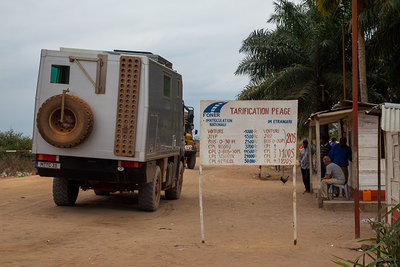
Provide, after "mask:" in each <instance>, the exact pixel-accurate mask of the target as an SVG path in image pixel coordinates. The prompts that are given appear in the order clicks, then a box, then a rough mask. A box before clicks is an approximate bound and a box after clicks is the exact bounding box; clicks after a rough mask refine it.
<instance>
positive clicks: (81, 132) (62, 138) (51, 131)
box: [36, 94, 93, 148]
mask: <svg viewBox="0 0 400 267" xmlns="http://www.w3.org/2000/svg"><path fill="white" fill-rule="evenodd" d="M62 97H63V95H62V94H60V95H55V96H52V97H50V98H49V99H47V100H46V101H45V102H44V103H43V104H42V106H41V107H40V109H39V111H38V113H37V117H36V125H37V128H38V130H39V133H40V135H41V136H42V137H43V139H44V140H46V142H47V143H49V144H51V145H53V146H55V147H60V148H68V147H74V146H77V145H79V144H80V143H82V142H83V141H84V140H85V139H86V138H87V137H88V136H89V134H90V133H91V131H92V128H93V114H92V111H91V110H90V107H89V105H88V104H87V103H86V102H85V101H83V100H82V99H80V98H79V97H76V96H73V95H65V99H64V119H63V123H61V105H62Z"/></svg>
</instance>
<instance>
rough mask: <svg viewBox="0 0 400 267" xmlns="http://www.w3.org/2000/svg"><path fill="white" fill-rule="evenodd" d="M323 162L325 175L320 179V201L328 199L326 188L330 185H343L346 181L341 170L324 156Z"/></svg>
mask: <svg viewBox="0 0 400 267" xmlns="http://www.w3.org/2000/svg"><path fill="white" fill-rule="evenodd" d="M323 161H324V164H325V165H326V174H325V177H323V178H322V179H321V192H320V197H321V198H322V199H328V186H329V185H331V184H344V183H345V181H346V179H345V177H344V173H343V171H342V169H341V168H340V167H339V165H337V164H335V163H333V162H331V159H330V158H329V156H325V157H324V158H323Z"/></svg>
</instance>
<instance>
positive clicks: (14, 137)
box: [0, 130, 32, 150]
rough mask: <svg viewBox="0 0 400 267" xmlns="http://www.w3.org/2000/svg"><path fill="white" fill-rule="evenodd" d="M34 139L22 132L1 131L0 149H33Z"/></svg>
mask: <svg viewBox="0 0 400 267" xmlns="http://www.w3.org/2000/svg"><path fill="white" fill-rule="evenodd" d="M31 147H32V139H31V138H30V137H28V136H23V135H22V133H17V132H14V130H9V131H6V132H1V131H0V150H8V149H27V150H29V149H31Z"/></svg>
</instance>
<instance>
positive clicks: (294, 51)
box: [235, 0, 343, 125]
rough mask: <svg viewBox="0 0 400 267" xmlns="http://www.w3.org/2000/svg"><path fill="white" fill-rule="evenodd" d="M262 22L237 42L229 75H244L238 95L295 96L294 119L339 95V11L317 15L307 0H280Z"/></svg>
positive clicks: (303, 117)
mask: <svg viewBox="0 0 400 267" xmlns="http://www.w3.org/2000/svg"><path fill="white" fill-rule="evenodd" d="M274 5H275V13H274V14H273V15H272V16H271V17H270V19H269V20H268V22H270V23H275V25H276V29H275V30H264V29H263V30H256V31H253V32H252V33H251V34H250V35H249V36H248V38H246V39H245V40H244V41H243V44H242V47H241V49H240V52H241V53H244V54H245V55H246V56H245V58H244V59H243V60H242V61H241V62H240V64H239V66H238V68H237V70H236V72H235V74H237V75H243V74H244V75H249V76H250V79H251V80H250V84H249V85H248V86H247V87H246V88H245V89H244V90H243V91H242V92H241V93H240V94H239V95H238V98H239V99H298V100H299V123H300V125H303V123H304V121H305V120H306V119H307V118H308V116H309V115H310V113H313V112H316V111H320V110H327V109H330V108H331V106H332V104H333V103H335V102H337V101H338V100H339V99H341V97H342V93H341V92H342V88H343V87H342V86H343V84H342V78H341V77H342V74H341V45H342V43H341V23H340V20H341V19H340V16H339V14H338V15H337V16H331V17H323V16H321V14H320V12H318V10H317V7H316V4H315V3H314V2H313V1H312V0H306V1H304V2H303V3H301V4H294V3H291V2H289V1H286V0H280V1H278V2H276V3H274Z"/></svg>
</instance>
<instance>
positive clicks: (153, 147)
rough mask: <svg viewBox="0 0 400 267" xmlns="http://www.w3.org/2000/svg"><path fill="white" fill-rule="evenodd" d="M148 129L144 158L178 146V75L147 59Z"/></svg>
mask: <svg viewBox="0 0 400 267" xmlns="http://www.w3.org/2000/svg"><path fill="white" fill-rule="evenodd" d="M149 77H150V79H149V99H150V101H149V119H148V120H149V121H148V124H149V131H148V133H147V144H146V159H148V160H149V159H154V158H159V157H160V155H177V154H179V153H180V149H181V148H182V138H183V135H182V133H183V105H182V93H181V88H180V87H181V86H182V77H181V75H179V74H178V73H176V72H174V71H173V70H171V69H169V68H166V67H165V66H162V65H161V64H159V63H156V62H154V61H152V60H149Z"/></svg>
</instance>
